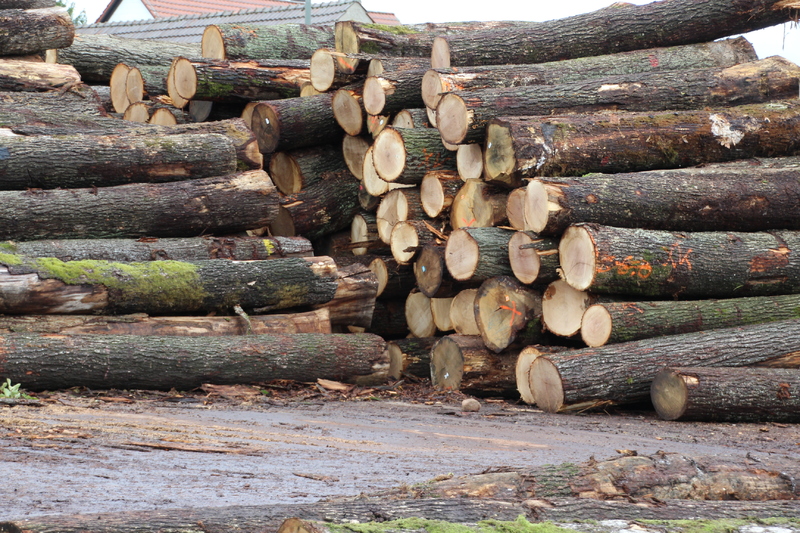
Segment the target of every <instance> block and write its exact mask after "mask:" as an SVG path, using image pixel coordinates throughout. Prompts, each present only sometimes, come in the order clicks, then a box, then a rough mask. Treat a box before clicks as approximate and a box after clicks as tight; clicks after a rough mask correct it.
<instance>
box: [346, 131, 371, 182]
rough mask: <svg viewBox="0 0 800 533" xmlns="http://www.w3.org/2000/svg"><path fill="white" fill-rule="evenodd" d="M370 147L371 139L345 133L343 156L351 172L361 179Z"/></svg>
mask: <svg viewBox="0 0 800 533" xmlns="http://www.w3.org/2000/svg"><path fill="white" fill-rule="evenodd" d="M369 147H370V141H368V140H367V138H365V137H358V136H354V135H345V136H344V139H342V157H344V162H345V164H346V165H347V168H348V169H349V170H350V172H351V173H352V174H353V176H355V177H356V178H358V179H359V180H361V179H362V178H363V177H364V173H363V171H364V158H365V157H366V155H367V150H368V149H369Z"/></svg>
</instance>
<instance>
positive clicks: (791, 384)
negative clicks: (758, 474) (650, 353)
mask: <svg viewBox="0 0 800 533" xmlns="http://www.w3.org/2000/svg"><path fill="white" fill-rule="evenodd" d="M650 399H651V401H652V402H653V406H654V407H655V409H656V412H657V413H658V416H660V417H661V418H663V419H664V420H700V421H704V422H711V421H715V422H717V421H723V422H755V423H764V422H768V421H773V422H789V423H794V422H798V421H800V372H798V371H797V369H785V368H703V367H693V368H692V367H677V368H672V367H670V368H665V369H664V370H662V371H661V372H659V373H658V374H657V375H656V377H655V379H653V384H652V386H651V388H650Z"/></svg>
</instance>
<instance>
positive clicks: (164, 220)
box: [0, 170, 279, 241]
mask: <svg viewBox="0 0 800 533" xmlns="http://www.w3.org/2000/svg"><path fill="white" fill-rule="evenodd" d="M278 208H279V199H278V195H277V191H276V190H275V187H274V185H272V181H271V180H270V179H269V176H268V175H267V173H266V172H264V171H261V170H252V171H249V172H243V173H240V174H232V175H229V176H221V177H214V178H203V179H197V180H186V181H175V182H170V183H156V184H140V183H134V184H130V185H117V186H115V187H101V188H92V189H88V188H87V189H69V190H67V189H53V190H41V189H36V190H28V191H2V192H0V239H3V240H20V241H27V240H39V239H100V238H140V237H187V236H195V235H201V234H203V233H207V232H213V233H217V234H223V235H224V234H226V233H233V232H237V231H244V230H247V229H256V228H261V227H264V226H267V225H269V224H271V223H272V221H273V220H275V219H276V217H277V216H278V214H279V209H278Z"/></svg>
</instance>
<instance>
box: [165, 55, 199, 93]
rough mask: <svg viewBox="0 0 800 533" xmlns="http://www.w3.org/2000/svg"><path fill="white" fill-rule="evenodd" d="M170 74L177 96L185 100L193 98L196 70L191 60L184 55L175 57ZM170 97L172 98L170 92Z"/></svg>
mask: <svg viewBox="0 0 800 533" xmlns="http://www.w3.org/2000/svg"><path fill="white" fill-rule="evenodd" d="M172 76H173V77H174V80H173V82H174V84H175V91H176V92H177V94H178V96H180V97H181V98H183V99H184V100H187V101H188V100H191V99H192V98H194V95H195V94H196V93H197V71H196V70H195V68H194V65H192V62H191V61H189V60H188V59H186V58H185V57H178V58H175V61H173V63H172ZM170 98H173V100H174V97H173V96H172V94H170ZM187 103H188V102H187Z"/></svg>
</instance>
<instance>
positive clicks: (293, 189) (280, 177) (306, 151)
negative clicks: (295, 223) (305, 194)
mask: <svg viewBox="0 0 800 533" xmlns="http://www.w3.org/2000/svg"><path fill="white" fill-rule="evenodd" d="M344 169H345V163H344V158H343V157H342V150H341V149H340V148H338V147H334V145H323V146H313V147H310V148H301V149H298V150H290V151H287V152H275V153H273V154H272V157H271V158H270V161H269V175H270V177H271V178H272V181H273V183H275V186H276V187H277V188H278V190H279V191H281V192H282V193H283V194H295V193H298V192H300V191H301V190H302V189H304V188H306V187H310V186H312V185H313V184H314V183H316V182H318V181H319V180H320V179H321V176H322V175H323V174H325V173H327V172H341V171H344Z"/></svg>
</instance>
